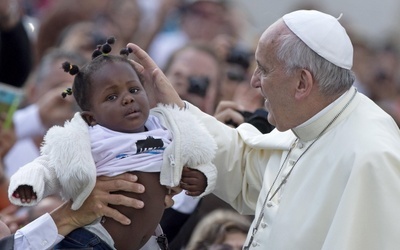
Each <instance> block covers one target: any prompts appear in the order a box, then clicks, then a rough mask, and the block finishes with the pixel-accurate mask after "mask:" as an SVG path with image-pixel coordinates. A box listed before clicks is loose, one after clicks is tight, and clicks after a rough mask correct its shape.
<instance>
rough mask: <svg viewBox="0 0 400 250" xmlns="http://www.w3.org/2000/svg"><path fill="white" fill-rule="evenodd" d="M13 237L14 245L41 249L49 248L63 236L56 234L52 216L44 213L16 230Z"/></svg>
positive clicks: (34, 249)
mask: <svg viewBox="0 0 400 250" xmlns="http://www.w3.org/2000/svg"><path fill="white" fill-rule="evenodd" d="M14 239H15V241H14V246H21V247H24V248H21V249H32V250H36V249H37V250H43V249H50V248H51V247H53V246H54V245H56V244H57V243H58V242H60V241H61V240H63V239H64V237H63V236H62V235H59V234H58V229H57V226H56V224H55V223H54V221H53V218H51V216H50V214H48V213H46V214H44V215H42V216H40V217H39V218H37V219H36V220H34V221H32V222H31V223H29V224H27V225H26V226H24V227H23V228H21V229H19V230H17V232H16V233H15V236H14ZM16 249H20V248H16Z"/></svg>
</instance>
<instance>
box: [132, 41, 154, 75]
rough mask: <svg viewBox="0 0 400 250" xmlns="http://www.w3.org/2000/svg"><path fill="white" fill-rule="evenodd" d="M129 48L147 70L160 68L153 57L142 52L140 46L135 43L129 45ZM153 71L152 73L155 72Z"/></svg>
mask: <svg viewBox="0 0 400 250" xmlns="http://www.w3.org/2000/svg"><path fill="white" fill-rule="evenodd" d="M127 47H128V48H131V49H132V53H133V54H134V55H135V56H136V57H137V59H138V61H139V63H140V64H141V65H142V66H143V67H144V68H146V69H153V70H154V69H155V68H158V66H157V64H156V63H155V62H154V61H153V59H151V57H150V56H149V55H148V54H147V53H146V52H145V51H144V50H142V49H141V48H140V47H139V46H137V45H136V44H133V43H128V45H127ZM153 70H151V71H153Z"/></svg>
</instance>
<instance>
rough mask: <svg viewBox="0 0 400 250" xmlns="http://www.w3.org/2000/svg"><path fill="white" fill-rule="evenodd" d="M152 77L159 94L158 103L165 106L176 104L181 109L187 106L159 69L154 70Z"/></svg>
mask: <svg viewBox="0 0 400 250" xmlns="http://www.w3.org/2000/svg"><path fill="white" fill-rule="evenodd" d="M152 77H153V82H154V89H155V91H156V93H157V95H156V96H157V102H160V103H164V104H176V105H178V106H179V107H181V108H183V107H184V106H185V105H184V103H183V101H182V99H181V98H180V97H179V95H178V93H177V92H176V90H175V89H174V87H173V86H172V84H171V82H170V81H169V80H168V78H167V77H166V76H165V75H164V73H163V72H162V71H161V70H160V69H159V68H156V69H154V70H153V73H152Z"/></svg>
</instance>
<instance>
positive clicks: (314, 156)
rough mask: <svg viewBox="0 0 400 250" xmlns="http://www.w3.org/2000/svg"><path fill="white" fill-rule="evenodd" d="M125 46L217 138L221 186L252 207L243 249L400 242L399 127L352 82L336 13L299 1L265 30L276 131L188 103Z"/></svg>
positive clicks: (259, 83) (346, 41)
mask: <svg viewBox="0 0 400 250" xmlns="http://www.w3.org/2000/svg"><path fill="white" fill-rule="evenodd" d="M128 46H129V47H130V48H132V49H133V51H134V53H135V54H136V56H137V57H138V59H139V61H140V63H141V65H142V66H143V67H142V69H141V72H142V73H143V74H144V75H145V76H146V79H147V88H149V89H151V90H152V91H153V93H154V98H155V99H157V100H158V101H161V102H164V103H176V104H178V105H180V106H181V107H184V106H186V108H188V109H189V110H190V112H191V113H193V114H194V115H195V116H197V117H198V118H199V119H200V120H201V121H202V122H203V123H204V124H205V125H206V127H207V128H208V129H209V131H210V133H212V135H213V137H214V138H215V140H216V141H217V143H218V152H217V157H216V160H215V165H216V166H217V168H218V180H217V187H216V190H215V194H216V195H217V196H218V197H220V198H222V199H223V200H225V201H226V202H228V203H229V204H231V205H232V206H233V207H234V208H235V209H237V210H238V211H239V212H241V213H243V214H254V215H255V219H254V221H253V223H252V226H251V229H250V231H249V233H248V236H247V240H246V244H245V249H279V250H292V249H304V250H321V249H324V250H330V249H332V250H337V249H340V250H350V249H351V250H354V249H363V250H368V249H371V250H372V249H398V248H399V246H400V237H399V236H398V232H400V223H399V221H400V213H399V211H400V198H399V197H400V131H399V128H398V127H397V125H396V123H395V122H394V120H393V119H392V117H390V116H389V115H388V114H387V113H385V112H384V111H383V110H382V109H381V108H379V107H378V106H377V105H376V104H375V103H374V102H373V101H371V100H370V99H369V98H368V97H366V96H365V95H363V94H361V93H359V92H358V91H357V89H356V88H355V87H354V86H353V82H354V78H355V77H354V73H353V72H352V70H351V68H352V64H353V46H352V43H351V41H350V38H349V36H348V35H347V33H346V30H345V29H344V28H343V26H342V25H341V24H340V22H339V20H338V19H337V18H335V17H333V16H331V15H328V14H325V13H322V12H319V11H316V10H298V11H294V12H291V13H288V14H286V15H284V16H283V17H282V18H280V19H279V20H277V21H276V22H275V23H273V24H272V25H271V26H270V27H268V28H267V29H266V30H265V32H264V33H263V34H262V36H261V38H260V40H259V42H258V46H257V49H256V52H255V59H256V62H257V68H256V69H255V71H254V73H253V77H252V80H251V86H252V87H254V88H257V89H259V91H260V92H261V94H262V95H263V96H264V97H265V107H266V108H267V110H268V111H269V114H268V121H269V122H270V123H271V124H272V125H274V126H275V127H276V129H275V130H273V131H272V132H271V133H269V134H261V133H260V132H259V131H258V130H257V129H256V128H254V127H253V126H251V125H249V124H246V123H244V124H242V125H240V126H239V127H238V128H236V129H233V128H230V127H228V126H226V125H224V124H223V123H220V122H218V121H217V120H216V119H215V118H213V117H211V116H209V115H207V114H205V113H203V112H201V111H200V110H199V109H198V108H196V107H195V106H193V105H191V104H189V103H184V102H183V101H182V100H181V99H180V98H179V96H178V95H177V94H176V92H175V91H174V90H173V88H172V87H171V84H170V83H169V82H168V80H167V79H166V77H165V76H164V75H163V74H162V72H161V71H160V70H159V69H158V68H157V66H156V65H155V64H154V62H153V61H152V59H151V58H150V57H148V55H147V54H146V53H145V52H144V51H143V50H141V49H140V48H138V47H137V46H136V45H134V44H129V45H128Z"/></svg>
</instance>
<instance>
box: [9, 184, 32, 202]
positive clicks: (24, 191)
mask: <svg viewBox="0 0 400 250" xmlns="http://www.w3.org/2000/svg"><path fill="white" fill-rule="evenodd" d="M12 196H14V197H15V198H17V199H20V200H21V202H22V203H30V202H31V201H32V200H36V199H37V197H36V193H35V192H34V191H33V187H32V186H29V185H21V186H18V188H17V189H16V190H15V191H14V193H13V194H12Z"/></svg>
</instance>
